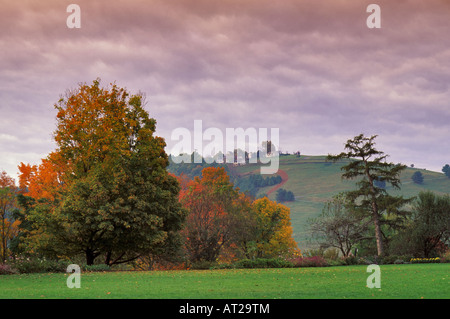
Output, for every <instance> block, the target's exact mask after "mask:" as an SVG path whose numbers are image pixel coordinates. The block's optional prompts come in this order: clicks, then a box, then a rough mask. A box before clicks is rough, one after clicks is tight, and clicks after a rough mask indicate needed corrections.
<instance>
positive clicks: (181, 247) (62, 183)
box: [0, 79, 298, 266]
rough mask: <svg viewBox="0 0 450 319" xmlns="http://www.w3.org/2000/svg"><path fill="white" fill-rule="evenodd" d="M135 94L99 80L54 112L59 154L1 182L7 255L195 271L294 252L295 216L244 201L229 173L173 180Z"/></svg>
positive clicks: (262, 202) (216, 170)
mask: <svg viewBox="0 0 450 319" xmlns="http://www.w3.org/2000/svg"><path fill="white" fill-rule="evenodd" d="M144 105H145V99H144V96H143V94H141V93H139V94H136V95H131V94H130V93H129V92H128V91H127V90H125V89H123V88H119V87H117V86H116V85H115V84H111V85H110V86H109V87H106V88H105V87H101V86H100V80H99V79H97V80H95V81H94V82H93V83H92V84H91V85H87V84H80V85H79V87H78V88H77V89H74V90H71V91H67V93H66V94H65V95H64V96H62V97H61V98H60V100H59V101H58V102H57V103H56V104H55V109H56V110H57V116H56V130H55V131H54V132H53V137H54V140H55V143H56V146H57V147H56V149H55V150H54V151H53V152H51V153H50V154H49V155H48V156H47V157H46V158H44V159H42V161H41V163H40V164H39V165H30V164H24V163H21V164H20V165H19V171H20V174H19V185H18V186H15V184H14V181H13V180H12V179H11V178H10V177H8V176H7V175H6V173H3V174H2V175H1V180H0V182H1V183H2V184H1V186H2V187H1V188H0V191H1V192H0V196H1V205H2V206H1V208H0V209H1V213H2V216H1V217H2V224H1V233H0V235H1V240H2V241H1V249H2V250H1V253H2V254H1V257H2V262H5V261H7V260H8V259H11V258H15V257H16V256H18V255H20V256H41V257H45V258H49V259H54V260H59V259H65V260H74V259H76V260H83V261H84V262H85V263H86V264H87V265H93V264H105V265H108V266H112V265H117V264H130V263H139V264H140V265H142V264H145V265H153V264H154V263H155V262H158V263H164V262H174V263H184V264H185V265H188V264H195V263H201V262H210V263H214V262H217V261H218V260H235V259H239V258H260V257H267V258H269V257H280V256H289V255H292V254H295V253H296V252H297V251H298V248H297V244H296V242H295V241H294V240H293V238H292V227H291V225H290V218H289V214H290V211H289V208H287V207H286V206H284V205H281V204H278V203H276V202H273V201H270V200H269V199H267V198H261V199H258V200H254V199H253V198H252V197H250V196H248V195H246V194H243V193H242V192H240V191H239V189H238V188H236V187H235V186H234V185H233V183H232V182H231V180H230V176H229V174H227V171H226V170H225V168H223V167H219V166H217V167H206V168H202V170H201V173H200V175H198V176H195V177H194V178H189V177H187V176H186V175H184V174H182V173H181V174H179V175H175V174H172V173H170V172H168V169H167V168H168V165H169V158H168V155H167V154H166V153H165V150H164V147H165V141H164V140H163V139H162V138H161V137H158V136H155V129H156V121H155V120H154V119H153V118H151V117H150V116H149V114H148V112H147V111H146V110H145V109H144Z"/></svg>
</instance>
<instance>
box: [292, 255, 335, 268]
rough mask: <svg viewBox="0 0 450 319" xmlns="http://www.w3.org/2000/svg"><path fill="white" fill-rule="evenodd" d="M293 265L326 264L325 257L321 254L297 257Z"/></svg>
mask: <svg viewBox="0 0 450 319" xmlns="http://www.w3.org/2000/svg"><path fill="white" fill-rule="evenodd" d="M294 265H295V267H325V266H328V263H327V261H326V260H325V258H323V257H321V256H312V257H299V258H297V259H295V260H294Z"/></svg>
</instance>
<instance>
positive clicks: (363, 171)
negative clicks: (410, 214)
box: [327, 134, 410, 255]
mask: <svg viewBox="0 0 450 319" xmlns="http://www.w3.org/2000/svg"><path fill="white" fill-rule="evenodd" d="M376 137H377V136H376V135H374V136H371V137H366V136H364V135H363V134H360V135H358V136H355V137H354V138H353V139H351V140H348V141H347V143H346V144H345V149H346V150H347V152H342V153H340V154H338V155H328V158H327V159H328V160H332V161H338V160H342V159H347V160H349V161H348V164H346V165H344V166H342V168H341V169H342V170H343V171H344V173H343V174H342V178H344V179H358V180H357V182H356V185H357V189H356V190H354V191H349V192H347V193H346V194H347V196H348V198H349V199H351V200H352V201H353V203H354V204H355V207H357V208H358V211H359V212H360V213H362V214H369V215H370V216H371V218H372V223H373V225H374V229H375V239H376V245H377V253H378V255H383V254H384V247H383V232H382V224H386V225H389V226H391V227H397V226H398V225H399V224H401V222H402V220H403V218H404V216H405V215H406V214H407V213H406V211H403V210H401V208H402V207H403V206H404V205H405V204H406V203H408V202H409V201H410V200H409V199H404V198H403V197H401V196H397V197H396V196H392V195H389V194H388V192H387V191H386V189H385V188H381V187H376V186H375V181H376V180H378V181H380V182H385V183H389V184H391V186H392V187H393V188H394V189H400V184H401V182H400V177H399V176H400V173H401V172H402V171H403V170H404V169H405V168H406V166H405V165H401V164H394V163H389V162H387V160H386V159H387V156H388V155H386V154H384V153H383V152H381V151H378V150H377V149H376V148H375V142H374V141H375V138H376ZM386 214H389V215H391V216H390V218H389V219H385V215H386Z"/></svg>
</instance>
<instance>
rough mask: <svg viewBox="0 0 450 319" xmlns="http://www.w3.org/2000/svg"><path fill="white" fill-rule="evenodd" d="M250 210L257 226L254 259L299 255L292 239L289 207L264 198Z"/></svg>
mask: <svg viewBox="0 0 450 319" xmlns="http://www.w3.org/2000/svg"><path fill="white" fill-rule="evenodd" d="M252 208H253V210H254V212H255V214H256V216H257V224H258V227H257V229H258V231H257V236H256V240H255V250H254V252H255V254H256V257H266V258H276V257H292V256H295V255H296V254H299V253H300V251H299V249H298V247H297V243H296V242H295V240H294V239H293V237H292V234H293V231H292V226H291V220H290V209H289V207H287V206H285V205H282V204H279V203H277V202H274V201H271V200H269V199H268V198H267V197H264V198H261V199H257V200H256V201H254V202H253V204H252Z"/></svg>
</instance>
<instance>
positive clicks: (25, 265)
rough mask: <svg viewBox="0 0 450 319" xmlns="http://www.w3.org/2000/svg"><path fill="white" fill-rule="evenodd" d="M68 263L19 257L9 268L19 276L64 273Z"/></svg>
mask: <svg viewBox="0 0 450 319" xmlns="http://www.w3.org/2000/svg"><path fill="white" fill-rule="evenodd" d="M69 265H70V262H69V261H64V260H53V259H46V258H39V257H33V258H24V257H20V258H17V259H15V260H13V261H12V262H11V267H12V268H13V269H15V270H17V272H19V273H21V274H30V273H46V272H66V270H67V266H69Z"/></svg>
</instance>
